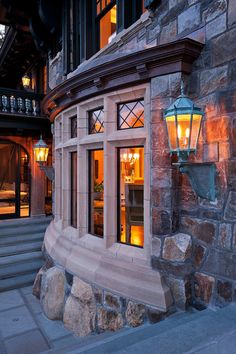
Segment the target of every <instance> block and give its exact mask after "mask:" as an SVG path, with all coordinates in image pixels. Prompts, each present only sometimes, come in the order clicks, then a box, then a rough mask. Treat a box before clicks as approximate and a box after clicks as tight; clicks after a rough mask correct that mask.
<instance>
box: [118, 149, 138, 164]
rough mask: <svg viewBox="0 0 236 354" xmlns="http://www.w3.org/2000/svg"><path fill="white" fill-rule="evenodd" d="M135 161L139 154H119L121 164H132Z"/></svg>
mask: <svg viewBox="0 0 236 354" xmlns="http://www.w3.org/2000/svg"><path fill="white" fill-rule="evenodd" d="M136 160H139V153H138V152H135V153H127V152H124V153H123V154H121V162H129V163H130V164H134V163H135V161H136Z"/></svg>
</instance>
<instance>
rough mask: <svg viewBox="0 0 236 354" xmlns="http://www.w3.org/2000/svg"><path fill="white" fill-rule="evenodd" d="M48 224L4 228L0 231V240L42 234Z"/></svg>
mask: <svg viewBox="0 0 236 354" xmlns="http://www.w3.org/2000/svg"><path fill="white" fill-rule="evenodd" d="M47 226H48V224H45V223H42V224H36V225H33V224H29V225H19V226H18V227H17V226H15V227H6V228H1V229H0V238H2V237H13V236H16V235H30V234H34V233H40V232H41V233H44V232H45V230H46V228H47Z"/></svg>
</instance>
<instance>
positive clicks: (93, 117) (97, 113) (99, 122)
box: [89, 108, 104, 134]
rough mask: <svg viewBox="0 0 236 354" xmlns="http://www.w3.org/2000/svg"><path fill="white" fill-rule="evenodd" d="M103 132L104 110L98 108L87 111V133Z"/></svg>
mask: <svg viewBox="0 0 236 354" xmlns="http://www.w3.org/2000/svg"><path fill="white" fill-rule="evenodd" d="M103 132H104V110H103V108H98V109H96V110H94V111H90V112H89V134H97V133H103Z"/></svg>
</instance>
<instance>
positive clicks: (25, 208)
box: [20, 148, 30, 217]
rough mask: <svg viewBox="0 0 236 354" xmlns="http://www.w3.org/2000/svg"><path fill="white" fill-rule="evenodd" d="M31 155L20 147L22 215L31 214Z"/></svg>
mask: <svg viewBox="0 0 236 354" xmlns="http://www.w3.org/2000/svg"><path fill="white" fill-rule="evenodd" d="M29 186H30V175H29V156H28V155H27V154H26V152H25V150H23V149H22V148H20V216H21V217H24V216H29V188H30V187H29Z"/></svg>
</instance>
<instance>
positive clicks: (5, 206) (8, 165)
mask: <svg viewBox="0 0 236 354" xmlns="http://www.w3.org/2000/svg"><path fill="white" fill-rule="evenodd" d="M0 161H1V169H0V215H4V214H15V212H16V204H15V203H16V199H15V198H16V172H17V171H16V168H17V166H16V145H14V144H9V143H6V144H4V143H1V144H0Z"/></svg>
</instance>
